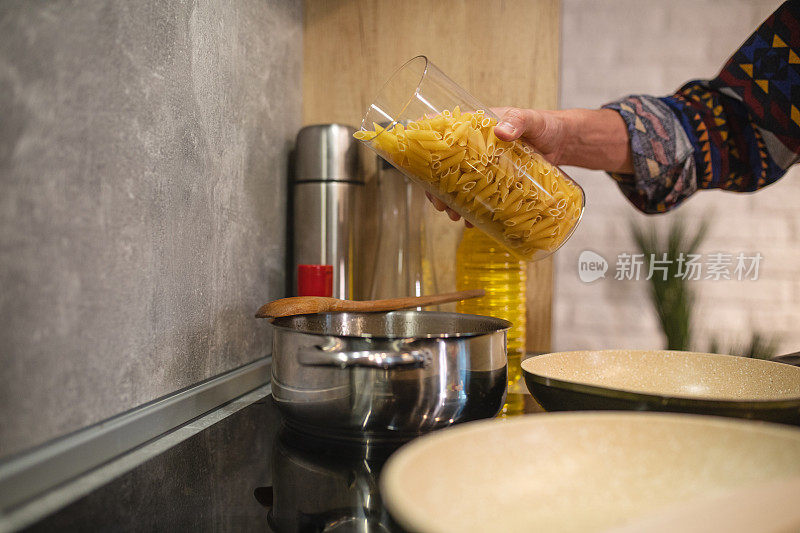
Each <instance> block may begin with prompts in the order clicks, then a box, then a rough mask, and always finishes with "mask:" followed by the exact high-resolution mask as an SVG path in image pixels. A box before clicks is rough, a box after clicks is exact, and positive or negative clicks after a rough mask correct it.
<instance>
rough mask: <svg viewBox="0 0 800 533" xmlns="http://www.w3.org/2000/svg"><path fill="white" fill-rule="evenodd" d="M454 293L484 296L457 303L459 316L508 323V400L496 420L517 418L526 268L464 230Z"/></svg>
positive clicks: (521, 400)
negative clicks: (475, 291) (477, 292)
mask: <svg viewBox="0 0 800 533" xmlns="http://www.w3.org/2000/svg"><path fill="white" fill-rule="evenodd" d="M456 262H457V263H456V286H457V288H458V290H466V289H484V290H485V291H486V296H484V297H482V298H474V299H472V300H464V301H462V302H458V305H457V307H456V309H457V311H458V312H459V313H470V314H475V315H487V316H495V317H498V318H503V319H505V320H508V321H509V322H511V324H512V326H511V329H510V330H509V331H508V396H507V399H506V404H505V405H504V406H503V410H502V411H501V412H500V414H499V415H498V416H501V417H506V416H511V415H516V414H520V413H522V411H523V408H524V396H523V392H522V390H524V388H523V386H522V383H521V379H522V369H521V368H520V362H521V360H522V355H523V354H524V353H525V322H526V312H525V286H526V282H527V265H526V263H525V262H524V261H520V260H518V259H517V258H515V257H514V256H513V255H512V254H511V253H510V252H509V251H508V250H506V249H505V248H504V247H503V246H501V245H500V244H498V243H497V242H495V241H494V240H492V239H490V238H489V237H487V236H486V235H485V234H484V233H483V232H481V231H480V230H477V229H475V228H467V229H465V230H464V235H463V236H462V237H461V242H460V243H459V245H458V252H457V254H456Z"/></svg>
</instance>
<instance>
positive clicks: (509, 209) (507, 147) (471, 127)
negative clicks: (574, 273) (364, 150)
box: [354, 107, 583, 259]
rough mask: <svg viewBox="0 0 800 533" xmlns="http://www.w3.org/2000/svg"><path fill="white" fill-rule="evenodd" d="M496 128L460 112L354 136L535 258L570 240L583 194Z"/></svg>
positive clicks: (491, 121) (488, 119)
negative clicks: (497, 134)
mask: <svg viewBox="0 0 800 533" xmlns="http://www.w3.org/2000/svg"><path fill="white" fill-rule="evenodd" d="M496 125H497V120H496V119H495V118H494V117H492V116H488V115H487V114H486V113H485V112H484V111H483V110H480V109H479V110H475V111H469V112H464V111H462V110H461V109H460V108H458V107H455V108H454V109H452V110H444V111H443V112H442V113H441V114H437V115H428V116H425V117H423V118H421V119H419V120H413V121H409V122H408V123H407V124H400V123H392V124H391V125H390V126H388V129H384V128H383V127H382V126H381V125H379V124H374V123H373V128H374V129H373V130H372V131H369V130H366V129H363V130H360V131H357V132H356V133H355V134H354V137H355V138H356V139H359V140H361V141H364V142H367V143H370V144H371V145H372V146H373V148H375V149H376V150H377V151H378V152H379V153H380V154H381V155H382V156H383V157H384V158H386V159H387V160H388V161H392V162H393V163H394V164H395V165H396V166H397V167H398V168H400V169H401V170H403V171H404V172H405V173H406V174H408V175H409V176H410V177H412V178H416V179H417V180H418V181H420V182H422V184H423V185H424V186H425V187H426V188H427V189H428V190H429V191H430V192H431V193H434V194H436V195H437V196H438V197H439V198H440V199H441V200H443V201H444V202H445V203H446V204H447V205H449V206H450V207H452V208H453V209H455V210H456V211H458V212H459V213H460V214H461V215H462V216H464V217H465V218H466V219H467V220H469V221H470V222H473V223H474V224H476V225H478V226H479V227H481V228H482V229H483V230H484V231H486V232H487V233H489V234H490V235H493V236H494V237H495V238H496V239H498V240H500V241H501V242H503V243H504V244H505V245H506V247H508V248H509V249H510V250H511V251H512V252H514V253H515V254H517V255H519V256H520V257H522V258H524V259H533V258H535V257H537V256H538V255H541V253H542V251H551V250H554V249H556V248H558V246H560V245H561V243H563V241H564V240H565V239H566V238H567V237H568V236H569V234H570V233H571V232H572V229H573V228H574V227H575V224H576V223H577V221H578V220H579V219H580V216H581V213H582V211H583V193H582V191H581V189H580V187H578V186H577V185H576V184H575V183H573V182H572V181H571V180H570V179H569V178H567V177H566V176H565V175H564V174H563V173H562V172H561V171H560V170H559V169H558V168H557V167H554V166H552V165H551V164H550V163H548V162H547V161H546V160H545V159H544V158H543V157H542V156H541V155H540V154H538V153H537V152H536V151H534V150H533V149H532V148H531V147H530V146H527V145H526V144H524V143H522V142H519V141H516V142H506V141H501V140H500V139H498V138H497V137H496V136H495V134H494V127H495V126H496Z"/></svg>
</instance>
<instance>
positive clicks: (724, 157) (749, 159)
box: [603, 0, 800, 213]
mask: <svg viewBox="0 0 800 533" xmlns="http://www.w3.org/2000/svg"><path fill="white" fill-rule="evenodd" d="M603 107H605V108H609V109H614V110H616V111H617V112H619V113H620V115H621V116H622V118H623V119H624V120H625V123H626V125H627V127H628V132H629V134H630V138H631V150H632V153H633V164H634V174H611V176H612V177H613V178H614V179H615V180H616V181H617V183H618V185H619V187H620V189H621V190H622V192H623V193H624V194H625V196H627V197H628V199H629V200H630V201H631V202H632V203H633V204H634V205H635V206H636V207H637V208H639V209H640V210H642V211H644V212H645V213H663V212H665V211H668V210H670V209H672V208H674V207H676V206H678V205H680V203H681V202H683V201H684V200H686V198H688V197H689V196H691V195H692V194H693V193H694V192H696V191H697V190H698V189H724V190H728V191H736V192H751V191H755V190H757V189H760V188H762V187H765V186H767V185H770V184H771V183H774V182H775V181H777V180H778V179H779V178H780V177H781V176H783V174H784V173H785V172H786V169H787V168H789V167H790V166H791V165H792V164H794V163H795V162H796V161H797V160H798V159H799V158H800V0H790V1H788V2H785V3H784V4H783V5H781V7H779V8H778V10H777V11H775V13H773V14H772V15H770V17H769V18H768V19H767V20H765V21H764V22H763V23H762V24H761V26H759V28H758V29H757V30H756V32H755V33H753V35H751V36H750V38H748V39H747V41H745V43H744V44H743V45H742V46H741V48H739V50H737V51H736V53H735V54H733V56H731V58H730V59H729V60H728V62H727V63H726V64H725V66H724V67H723V68H722V70H721V71H720V73H719V75H718V76H717V77H716V78H714V79H712V80H694V81H690V82H688V83H687V84H686V85H684V86H683V87H681V88H680V89H679V90H678V91H677V92H676V93H675V94H673V95H671V96H666V97H663V98H656V97H653V96H647V95H630V96H627V97H625V98H623V99H621V100H619V101H616V102H612V103H609V104H606V105H604V106H603Z"/></svg>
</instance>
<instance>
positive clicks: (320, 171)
mask: <svg viewBox="0 0 800 533" xmlns="http://www.w3.org/2000/svg"><path fill="white" fill-rule="evenodd" d="M355 131H356V129H355V128H353V127H352V126H345V125H344V124H315V125H313V126H306V127H305V128H303V129H301V130H300V132H299V133H298V134H297V144H296V145H295V164H294V175H293V180H294V181H295V182H303V181H351V182H358V183H363V181H364V177H363V176H362V175H360V174H361V173H360V172H359V168H358V144H359V142H358V141H357V140H356V139H354V138H353V133H355Z"/></svg>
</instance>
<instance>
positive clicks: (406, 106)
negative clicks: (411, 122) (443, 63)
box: [361, 54, 431, 141]
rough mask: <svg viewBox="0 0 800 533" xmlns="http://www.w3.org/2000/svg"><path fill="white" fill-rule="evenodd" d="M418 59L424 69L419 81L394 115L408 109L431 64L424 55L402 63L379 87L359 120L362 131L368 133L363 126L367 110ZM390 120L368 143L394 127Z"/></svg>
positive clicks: (393, 120) (394, 121) (395, 122)
mask: <svg viewBox="0 0 800 533" xmlns="http://www.w3.org/2000/svg"><path fill="white" fill-rule="evenodd" d="M420 59H421V60H423V61H424V62H425V68H423V69H422V74H421V75H420V77H419V81H417V84H416V86H415V87H414V92H412V93H411V94H410V95H409V96H408V99H407V100H406V102H405V104H403V107H402V109H401V110H400V112H399V113H396V115H402V114H403V112H404V111H405V110H406V109H408V106H409V105H411V102H412V101H413V100H414V98H416V97H417V95H418V94H419V89H420V86H421V85H422V81H423V80H424V79H425V75H426V74H427V73H428V67H429V66H430V64H431V62H430V59H428V57H427V56H426V55H424V54H420V55H417V56H414V57H412V58H411V59H409V60H408V61H406V62H405V63H403V64H402V65H400V67H398V68H397V69H396V70H395V71H394V72H393V73H392V75H391V76H389V79H388V80H386V81H385V82H384V83H383V85H381V88H380V90H379V91H378V93H377V94H376V95H375V98H373V99H372V100H371V102H370V104H369V105H368V106H367V109H366V110H365V111H364V116H363V117H362V118H361V130H362V131H369V130H368V129H367V127H366V125H365V123H366V121H367V116H368V115H369V110H370V109H371V108H372V106H373V105H374V104H375V102H376V101H377V100H378V98H380V96H381V95H382V94H383V93H384V91H385V89H386V87H388V86H389V84H390V83H392V81H393V80H394V79H395V78H396V77H397V75H398V74H400V73H401V72H402V71H403V70H405V69H406V67H408V66H409V65H410V64H411V63H414V62H416V61H418V60H420ZM390 118H391V117H390ZM391 120H392V121H391V123H390V124H389V125H388V126H386V127H385V128H384V129H383V130H381V131H380V132H378V134H377V135H375V136H374V137H371V138H370V139H369V140H370V141H372V140H375V139H377V138H378V137H379V136H380V135H381V133H383V132H384V131H386V130H389V129H392V128H393V127H394V126H395V124H397V121H396V120H395V119H393V118H392V119H391Z"/></svg>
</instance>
